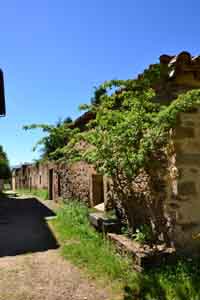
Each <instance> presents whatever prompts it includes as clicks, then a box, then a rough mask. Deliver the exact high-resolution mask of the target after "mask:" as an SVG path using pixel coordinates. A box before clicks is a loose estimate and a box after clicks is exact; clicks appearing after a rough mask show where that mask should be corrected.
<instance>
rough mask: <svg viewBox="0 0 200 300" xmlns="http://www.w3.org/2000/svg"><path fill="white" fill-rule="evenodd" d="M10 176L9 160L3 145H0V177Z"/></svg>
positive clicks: (6, 177)
mask: <svg viewBox="0 0 200 300" xmlns="http://www.w3.org/2000/svg"><path fill="white" fill-rule="evenodd" d="M8 178H10V167H9V161H8V158H7V155H6V153H5V151H4V150H3V147H2V146H1V145H0V179H8Z"/></svg>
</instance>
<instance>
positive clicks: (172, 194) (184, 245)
mask: <svg viewBox="0 0 200 300" xmlns="http://www.w3.org/2000/svg"><path fill="white" fill-rule="evenodd" d="M173 143H174V155H173V156H172V158H171V159H172V165H173V168H172V169H171V178H170V181H169V184H168V189H169V194H168V197H167V202H166V208H167V212H168V214H169V216H171V220H172V224H173V230H172V233H171V235H172V236H171V238H172V240H173V241H174V243H175V244H176V246H177V247H179V248H181V249H183V250H184V251H186V252H187V251H189V252H191V251H196V252H198V251H199V250H200V108H196V109H194V110H193V111H192V112H188V113H181V114H180V116H179V124H178V126H177V128H176V130H175V131H174V134H173Z"/></svg>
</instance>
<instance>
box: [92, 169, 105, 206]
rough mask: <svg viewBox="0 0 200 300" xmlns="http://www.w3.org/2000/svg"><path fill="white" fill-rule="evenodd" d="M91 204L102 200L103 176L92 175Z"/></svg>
mask: <svg viewBox="0 0 200 300" xmlns="http://www.w3.org/2000/svg"><path fill="white" fill-rule="evenodd" d="M91 200H92V205H93V206H95V205H97V204H100V203H102V202H104V187H103V176H102V175H96V174H95V175H92V199H91Z"/></svg>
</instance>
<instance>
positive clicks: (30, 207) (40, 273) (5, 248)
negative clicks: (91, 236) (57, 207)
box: [0, 197, 113, 300]
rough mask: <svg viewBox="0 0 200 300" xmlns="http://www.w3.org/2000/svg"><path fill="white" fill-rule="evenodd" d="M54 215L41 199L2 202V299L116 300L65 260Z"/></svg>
mask: <svg viewBox="0 0 200 300" xmlns="http://www.w3.org/2000/svg"><path fill="white" fill-rule="evenodd" d="M48 206H49V205H48ZM53 214H54V213H53V211H51V209H50V208H49V207H48V208H47V207H46V205H44V204H43V203H41V202H39V201H37V199H24V198H21V199H16V198H15V197H11V198H5V199H0V300H94V299H95V300H112V299H113V298H112V297H111V296H110V292H109V291H108V290H106V289H103V288H101V287H100V286H97V284H96V283H94V282H92V281H91V280H89V279H87V277H86V276H84V275H83V273H82V272H81V271H80V270H79V269H78V268H76V267H74V266H73V265H72V264H71V263H69V262H68V261H66V260H64V259H63V258H62V257H61V255H60V253H59V245H58V243H57V241H56V239H55V237H54V236H53V234H52V232H51V230H50V228H48V226H47V224H46V222H45V217H48V216H52V215H53Z"/></svg>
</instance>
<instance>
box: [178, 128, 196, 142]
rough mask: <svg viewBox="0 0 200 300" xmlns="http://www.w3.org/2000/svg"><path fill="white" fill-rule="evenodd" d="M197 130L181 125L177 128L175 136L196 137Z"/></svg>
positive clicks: (183, 137) (182, 137)
mask: <svg viewBox="0 0 200 300" xmlns="http://www.w3.org/2000/svg"><path fill="white" fill-rule="evenodd" d="M194 136H195V131H194V128H192V127H186V126H184V127H183V126H181V127H178V128H176V131H175V138H176V139H185V138H194Z"/></svg>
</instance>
